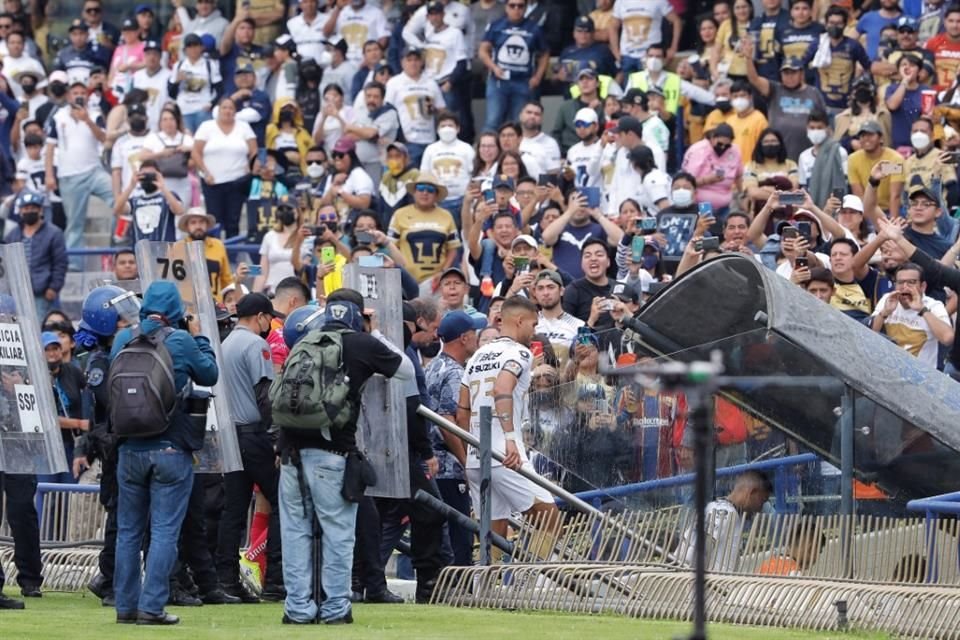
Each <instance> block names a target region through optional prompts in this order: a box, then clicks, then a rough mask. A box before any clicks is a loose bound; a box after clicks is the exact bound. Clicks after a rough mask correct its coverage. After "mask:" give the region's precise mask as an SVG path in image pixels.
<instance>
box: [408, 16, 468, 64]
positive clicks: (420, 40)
mask: <svg viewBox="0 0 960 640" xmlns="http://www.w3.org/2000/svg"><path fill="white" fill-rule="evenodd" d="M443 22H444V23H445V24H446V25H447V26H448V27H451V28H453V29H456V30H457V31H460V32H461V35H462V36H463V38H464V46H465V47H466V49H467V51H468V57H469V58H471V59H472V58H473V57H474V56H476V55H477V51H476V46H477V42H476V40H477V38H476V25H475V24H474V21H473V15H472V12H471V11H470V6H469V5H466V4H463V3H462V2H448V3H447V4H446V5H445V6H444V7H443ZM432 33H434V28H433V25H432V24H430V21H429V20H427V5H426V3H424V4H422V5H420V8H419V9H417V10H416V11H414V12H413V15H412V16H410V19H409V20H407V24H406V25H405V26H404V27H403V39H404V41H405V42H406V43H407V44H409V45H410V46H413V47H420V48H423V46H424V39H425V38H427V37H429V36H430V35H431V34H432Z"/></svg>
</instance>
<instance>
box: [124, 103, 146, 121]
mask: <svg viewBox="0 0 960 640" xmlns="http://www.w3.org/2000/svg"><path fill="white" fill-rule="evenodd" d="M145 115H147V107H146V105H144V104H143V103H142V102H132V103H130V104H128V105H127V117H128V118H129V117H130V116H145Z"/></svg>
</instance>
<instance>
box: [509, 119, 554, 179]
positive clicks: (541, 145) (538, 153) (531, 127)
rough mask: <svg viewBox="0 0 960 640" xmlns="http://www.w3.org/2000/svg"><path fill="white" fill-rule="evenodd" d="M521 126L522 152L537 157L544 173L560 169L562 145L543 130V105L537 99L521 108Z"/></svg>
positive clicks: (523, 154) (537, 161)
mask: <svg viewBox="0 0 960 640" xmlns="http://www.w3.org/2000/svg"><path fill="white" fill-rule="evenodd" d="M520 128H521V129H522V131H523V137H522V138H521V140H520V147H519V149H520V154H521V155H522V156H524V157H526V156H532V157H533V158H535V159H536V163H537V164H538V165H539V166H540V168H541V169H542V170H543V173H557V172H558V171H560V164H561V161H562V157H561V155H560V145H558V144H557V141H556V140H554V139H553V138H551V137H550V136H549V135H547V134H546V133H544V132H543V105H541V104H540V103H539V102H536V101H530V102H528V103H526V104H525V105H523V108H522V109H521V110H520ZM534 177H535V178H536V177H539V176H534Z"/></svg>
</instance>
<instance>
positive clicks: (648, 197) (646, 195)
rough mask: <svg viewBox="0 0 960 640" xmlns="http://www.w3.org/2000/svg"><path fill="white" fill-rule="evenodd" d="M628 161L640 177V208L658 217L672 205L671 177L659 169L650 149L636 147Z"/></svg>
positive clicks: (638, 193)
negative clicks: (661, 211) (662, 210)
mask: <svg viewBox="0 0 960 640" xmlns="http://www.w3.org/2000/svg"><path fill="white" fill-rule="evenodd" d="M628 159H629V160H630V164H631V166H632V167H633V170H634V171H635V172H636V173H637V175H638V176H639V177H640V183H639V189H638V191H637V195H638V196H639V197H640V200H639V202H640V206H641V207H642V209H643V211H646V212H647V214H648V215H651V216H656V215H657V213H659V211H660V210H661V209H665V208H666V207H668V206H669V205H670V176H668V175H667V174H666V173H664V172H663V171H661V170H660V169H657V167H656V165H655V164H654V162H653V152H652V151H651V150H650V147H647V146H644V145H640V146H638V147H634V148H633V150H632V151H631V152H630V155H629V156H628Z"/></svg>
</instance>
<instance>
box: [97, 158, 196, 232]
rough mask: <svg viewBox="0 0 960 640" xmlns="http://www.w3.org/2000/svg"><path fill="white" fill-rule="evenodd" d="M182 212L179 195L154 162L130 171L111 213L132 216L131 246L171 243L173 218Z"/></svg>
mask: <svg viewBox="0 0 960 640" xmlns="http://www.w3.org/2000/svg"><path fill="white" fill-rule="evenodd" d="M185 210H186V207H185V206H184V204H183V202H182V201H181V200H180V196H178V195H177V194H176V193H174V192H173V191H172V190H171V189H170V187H169V186H167V183H166V180H164V177H163V174H162V173H161V172H160V170H159V165H158V164H157V161H156V160H144V161H143V162H142V163H140V166H139V169H138V170H137V171H132V172H130V178H129V179H128V181H127V185H126V187H124V189H123V192H122V193H120V194H118V195H117V202H116V204H115V205H114V207H113V214H114V215H115V216H125V215H128V216H130V217H131V219H132V220H131V224H132V227H133V234H132V235H133V242H134V243H136V242H139V241H140V240H151V241H156V242H174V241H176V239H177V232H176V228H177V225H176V218H177V216H181V215H183V212H184V211H185Z"/></svg>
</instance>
